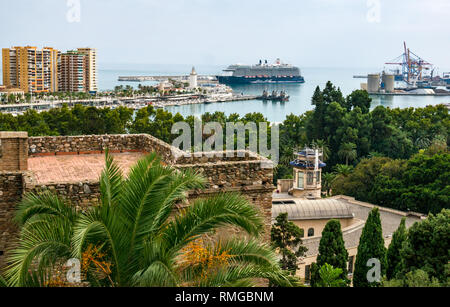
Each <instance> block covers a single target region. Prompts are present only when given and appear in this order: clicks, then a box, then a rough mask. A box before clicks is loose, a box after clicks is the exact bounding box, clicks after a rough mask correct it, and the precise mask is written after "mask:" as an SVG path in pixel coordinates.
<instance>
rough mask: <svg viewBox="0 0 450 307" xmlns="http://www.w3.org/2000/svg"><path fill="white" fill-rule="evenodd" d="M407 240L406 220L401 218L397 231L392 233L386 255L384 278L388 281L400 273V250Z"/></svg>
mask: <svg viewBox="0 0 450 307" xmlns="http://www.w3.org/2000/svg"><path fill="white" fill-rule="evenodd" d="M406 239H407V230H406V219H405V218H403V219H402V221H401V223H400V226H399V227H398V229H397V231H396V232H394V234H393V236H392V242H391V244H390V245H389V248H388V250H387V254H386V261H387V268H386V277H387V278H388V279H392V278H395V277H396V276H397V273H399V272H400V271H401V261H402V259H401V256H400V250H401V249H402V246H403V243H404V242H405V241H406Z"/></svg>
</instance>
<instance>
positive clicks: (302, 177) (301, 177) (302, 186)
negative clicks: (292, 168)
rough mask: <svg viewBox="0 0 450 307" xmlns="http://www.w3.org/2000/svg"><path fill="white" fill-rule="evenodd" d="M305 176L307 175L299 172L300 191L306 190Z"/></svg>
mask: <svg viewBox="0 0 450 307" xmlns="http://www.w3.org/2000/svg"><path fill="white" fill-rule="evenodd" d="M304 176H305V174H304V173H302V172H298V173H297V188H298V189H304V188H305V184H304Z"/></svg>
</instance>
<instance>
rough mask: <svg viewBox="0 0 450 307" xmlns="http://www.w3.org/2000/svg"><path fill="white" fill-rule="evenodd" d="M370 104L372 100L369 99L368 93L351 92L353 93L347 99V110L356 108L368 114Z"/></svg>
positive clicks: (360, 91) (363, 91)
mask: <svg viewBox="0 0 450 307" xmlns="http://www.w3.org/2000/svg"><path fill="white" fill-rule="evenodd" d="M371 102H372V98H370V96H369V93H368V92H367V91H365V90H356V91H353V93H351V94H350V95H349V96H348V97H347V106H348V108H349V110H350V109H352V108H356V107H358V108H360V109H361V111H362V113H364V114H365V113H369V111H370V104H371Z"/></svg>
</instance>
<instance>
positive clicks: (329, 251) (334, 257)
mask: <svg viewBox="0 0 450 307" xmlns="http://www.w3.org/2000/svg"><path fill="white" fill-rule="evenodd" d="M325 264H329V265H331V266H333V267H334V268H336V269H341V270H342V273H341V274H340V276H339V277H340V278H341V279H342V280H344V281H346V282H348V279H347V264H348V252H347V249H346V248H345V243H344V238H343V236H342V230H341V223H340V222H339V221H338V220H330V221H329V222H328V223H327V225H326V226H325V228H324V229H323V232H322V238H321V240H320V245H319V255H318V256H317V266H315V268H316V269H312V270H311V273H312V274H311V275H312V276H311V285H312V286H315V285H316V283H317V282H318V281H319V280H318V279H319V278H320V277H319V276H318V270H317V269H320V268H321V267H322V266H324V265H325Z"/></svg>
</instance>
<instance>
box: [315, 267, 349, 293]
mask: <svg viewBox="0 0 450 307" xmlns="http://www.w3.org/2000/svg"><path fill="white" fill-rule="evenodd" d="M341 275H342V269H341V268H334V267H333V266H331V265H329V264H328V263H325V265H324V266H322V267H321V268H320V270H319V276H320V280H319V281H318V282H317V286H318V287H322V288H340V287H346V286H347V283H346V282H345V280H343V279H340V276H341Z"/></svg>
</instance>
